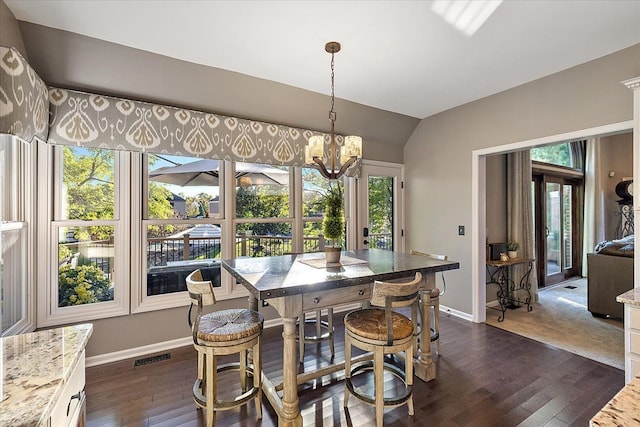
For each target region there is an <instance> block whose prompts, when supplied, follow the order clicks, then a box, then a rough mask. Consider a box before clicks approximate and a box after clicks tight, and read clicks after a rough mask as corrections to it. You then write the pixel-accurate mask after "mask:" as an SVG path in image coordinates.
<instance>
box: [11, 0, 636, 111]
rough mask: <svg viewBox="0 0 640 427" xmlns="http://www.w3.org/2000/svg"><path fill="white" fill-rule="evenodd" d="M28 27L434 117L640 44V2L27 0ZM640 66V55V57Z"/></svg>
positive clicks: (24, 17)
mask: <svg viewBox="0 0 640 427" xmlns="http://www.w3.org/2000/svg"><path fill="white" fill-rule="evenodd" d="M5 2H6V4H7V6H8V7H9V8H10V9H11V11H12V12H13V13H14V15H15V16H16V18H17V19H19V20H21V21H26V22H31V23H35V24H39V25H43V26H47V27H52V28H56V29H62V30H66V31H69V32H73V33H78V34H82V35H86V36H90V37H93V38H97V39H102V40H106V41H110V42H113V43H117V44H121V45H124V46H129V47H134V48H137V49H142V50H146V51H149V52H153V53H158V54H162V55H165V56H169V57H173V58H178V59H181V60H185V61H189V62H193V63H196V64H202V65H206V66H211V67H216V68H221V69H225V70H230V71H235V72H238V73H242V74H246V75H249V76H253V77H258V78H262V79H267V80H272V81H275V82H279V83H284V84H287V85H291V86H294V87H298V88H302V89H307V90H310V91H314V92H318V93H321V94H325V95H326V94H328V93H330V59H331V58H330V55H329V54H328V53H326V52H325V50H324V45H325V42H327V41H330V40H337V41H339V42H340V43H341V44H342V51H341V52H339V53H337V54H336V56H335V81H336V83H335V92H336V97H338V98H342V99H346V100H349V101H353V102H356V103H359V104H363V105H366V106H371V107H375V108H379V109H382V110H386V111H391V112H395V113H400V114H403V115H407V116H410V117H414V118H419V119H421V118H424V117H428V116H431V115H433V114H436V113H438V112H441V111H444V110H447V109H449V108H452V107H455V106H458V105H462V104H465V103H467V102H470V101H473V100H476V99H479V98H482V97H485V96H488V95H491V94H494V93H497V92H500V91H503V90H506V89H509V88H511V87H515V86H518V85H520V84H523V83H526V82H529V81H532V80H535V79H537V78H540V77H543V76H546V75H549V74H552V73H555V72H558V71H561V70H563V69H566V68H569V67H572V66H574V65H577V64H581V63H584V62H587V61H590V60H592V59H595V58H598V57H601V56H604V55H606V54H609V53H611V52H614V51H617V50H620V49H623V48H625V47H629V46H632V45H634V44H637V43H640V24H638V23H639V22H640V1H632V0H629V1H612V0H607V1H599V0H588V1H577V0H576V1H541V0H536V1H524V0H521V1H505V2H502V3H501V4H500V5H499V6H498V7H497V9H496V10H495V12H494V13H493V14H492V15H491V16H490V17H489V18H488V19H487V20H486V22H485V23H484V24H483V25H482V26H481V27H480V28H479V29H478V30H477V31H476V32H475V33H474V34H472V35H467V34H465V33H464V32H462V31H460V30H458V29H457V28H456V27H455V26H454V25H452V24H450V23H449V22H447V19H446V18H447V16H448V18H449V20H453V18H455V15H456V13H455V12H456V10H455V8H457V7H460V6H463V5H464V4H467V3H468V5H471V6H472V7H475V6H478V3H490V2H483V1H475V2H465V1H462V2H454V3H453V7H454V10H453V11H451V10H450V11H449V12H448V15H446V14H445V16H444V17H442V16H440V15H439V14H438V13H436V12H435V11H434V7H436V8H437V7H441V8H442V7H446V6H452V5H451V4H449V5H447V4H446V3H451V2H444V3H439V4H436V3H437V2H433V1H340V2H338V1H135V0H130V1H99V0H98V1H96V0H94V1H71V0H65V1H54V0H46V1H37V0H31V1H20V0H5ZM639 61H640V59H639Z"/></svg>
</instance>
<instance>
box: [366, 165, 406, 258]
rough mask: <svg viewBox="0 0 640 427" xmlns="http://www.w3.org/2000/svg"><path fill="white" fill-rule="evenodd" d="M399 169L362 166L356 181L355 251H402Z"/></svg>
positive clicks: (396, 167) (390, 166) (400, 171)
mask: <svg viewBox="0 0 640 427" xmlns="http://www.w3.org/2000/svg"><path fill="white" fill-rule="evenodd" d="M402 175H403V169H402V166H401V165H395V164H388V163H382V162H366V163H365V162H363V165H362V174H361V177H360V179H359V180H358V230H357V241H358V244H357V247H358V249H368V248H376V249H385V250H389V251H393V250H395V251H404V235H403V234H404V233H403V229H402V227H403V223H404V221H403V216H402V215H403V212H402V208H403V204H402V186H403V184H402Z"/></svg>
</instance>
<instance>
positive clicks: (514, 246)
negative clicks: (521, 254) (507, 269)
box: [507, 242, 520, 259]
mask: <svg viewBox="0 0 640 427" xmlns="http://www.w3.org/2000/svg"><path fill="white" fill-rule="evenodd" d="M519 247H520V245H519V244H518V243H517V242H509V243H507V255H509V258H511V259H513V258H518V248H519Z"/></svg>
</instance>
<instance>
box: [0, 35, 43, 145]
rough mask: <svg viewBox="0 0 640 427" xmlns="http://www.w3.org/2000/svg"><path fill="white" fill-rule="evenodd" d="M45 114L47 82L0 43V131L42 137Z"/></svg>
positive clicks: (15, 51) (27, 138) (23, 136)
mask: <svg viewBox="0 0 640 427" xmlns="http://www.w3.org/2000/svg"><path fill="white" fill-rule="evenodd" d="M48 114H49V97H48V95H47V85H45V84H44V82H43V81H42V79H41V78H40V77H39V76H38V75H37V74H36V72H35V71H34V70H33V68H31V66H30V65H29V64H28V63H27V61H26V60H25V59H24V58H23V57H22V55H20V52H18V51H17V50H16V49H15V48H7V47H4V46H0V133H3V134H9V135H15V136H17V137H18V138H20V139H22V140H24V141H28V142H30V141H31V140H32V139H33V137H34V136H37V137H38V138H40V139H42V140H45V139H46V138H47V132H48V129H49V128H48V126H47V125H48V124H49V117H48Z"/></svg>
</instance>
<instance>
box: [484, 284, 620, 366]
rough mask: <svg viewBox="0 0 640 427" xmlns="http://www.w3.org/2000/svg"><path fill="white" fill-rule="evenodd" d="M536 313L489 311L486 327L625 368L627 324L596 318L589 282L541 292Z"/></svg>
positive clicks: (535, 309)
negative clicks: (501, 318) (590, 302)
mask: <svg viewBox="0 0 640 427" xmlns="http://www.w3.org/2000/svg"><path fill="white" fill-rule="evenodd" d="M538 295H539V302H537V303H535V304H534V305H533V311H531V312H527V310H526V308H524V307H523V308H517V309H515V310H510V309H508V310H507V312H506V315H505V319H504V321H503V322H498V315H499V314H500V312H499V311H495V310H491V309H487V324H488V325H491V326H494V327H496V328H500V329H504V330H507V331H509V332H513V333H515V334H518V335H522V336H525V337H528V338H531V339H533V340H536V341H540V342H543V343H545V344H550V345H553V346H555V347H558V348H561V349H563V350H567V351H570V352H571V353H575V354H578V355H580V356H584V357H586V358H589V359H592V360H596V361H598V362H602V363H605V364H607V365H609V366H613V367H615V368H618V369H624V324H623V322H622V321H621V320H613V319H600V318H596V317H593V316H592V315H591V313H590V312H589V311H588V310H587V279H585V278H582V279H576V280H571V281H567V282H563V283H561V284H559V285H555V286H552V287H546V288H543V289H541V290H540V291H539V292H538Z"/></svg>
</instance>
